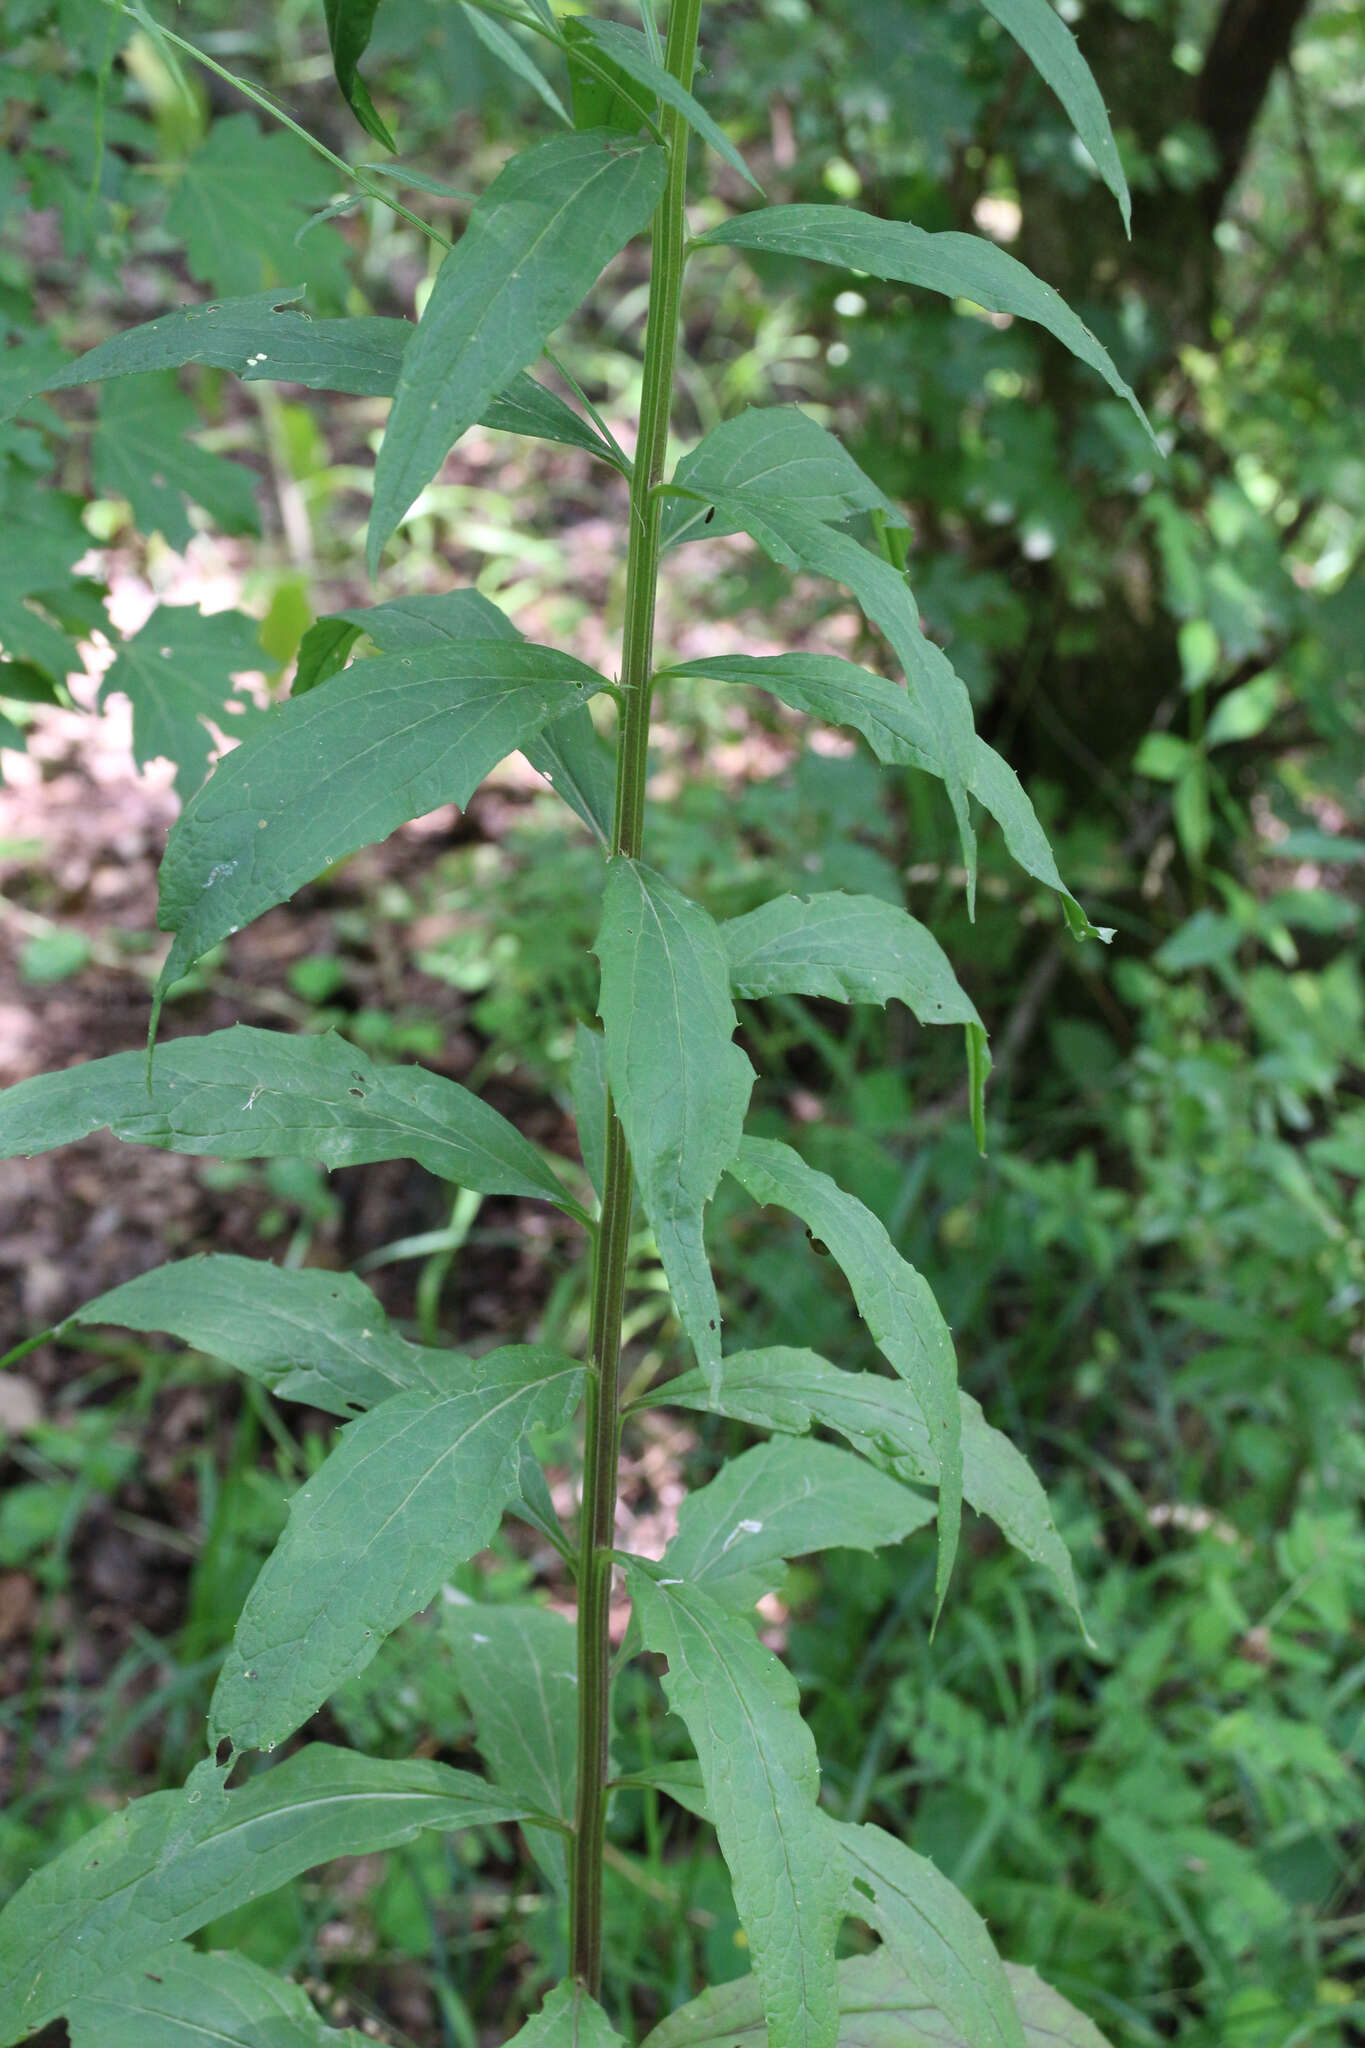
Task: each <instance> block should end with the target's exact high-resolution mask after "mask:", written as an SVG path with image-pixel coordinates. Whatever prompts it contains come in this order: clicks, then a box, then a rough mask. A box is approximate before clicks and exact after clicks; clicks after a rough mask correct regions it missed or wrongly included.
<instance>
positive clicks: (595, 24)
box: [583, 21, 762, 191]
mask: <svg viewBox="0 0 1365 2048" xmlns="http://www.w3.org/2000/svg"><path fill="white" fill-rule="evenodd" d="M583 28H584V30H585V32H586V34H585V40H586V41H588V42H590V43H595V44H596V46H597V48H598V49H599V50H601V51H603V52H604V53H605V54H606V55H607V56H608V57H610V58H611V60H612V62H613V63H614V64H616V65H618V66H619V68H620V69H621V70H622V71H624V72H625V74H626V76H627V77H628V78H633V79H634V80H635V82H636V84H637V85H642V86H644V88H645V90H646V92H650V93H652V94H653V95H654V97H655V98H656V99H659V100H662V101H663V103H664V105H665V106H666V107H673V108H674V109H675V110H676V111H677V112H678V113H680V114H681V115H682V117H683V119H684V120H685V121H686V123H687V125H688V127H689V128H690V129H691V130H692V132H693V134H695V135H699V136H700V137H701V139H702V141H703V142H706V143H709V144H710V146H711V148H712V149H714V150H715V152H716V154H717V156H721V157H723V158H724V159H725V161H726V163H727V164H729V166H730V168H731V169H732V170H735V171H738V172H739V175H740V176H741V178H743V179H745V181H746V182H747V183H748V184H750V185H752V186H753V188H754V190H755V191H760V190H761V189H762V188H761V187H760V185H759V182H758V180H757V178H756V177H755V176H754V174H753V172H752V171H751V170H750V169H749V166H748V165H747V164H746V163H745V161H744V159H743V157H742V156H741V155H740V153H739V151H738V150H737V149H736V148H735V145H734V143H733V142H731V140H730V138H729V136H728V135H727V134H726V133H725V130H724V129H723V128H721V127H718V126H717V124H716V123H715V122H714V121H713V120H712V118H711V116H710V115H709V114H708V113H707V111H706V109H705V107H704V106H703V105H702V104H701V102H700V100H698V99H697V98H696V97H695V96H694V95H693V94H692V93H690V92H688V91H687V89H686V87H685V86H682V85H680V84H679V83H678V81H677V79H676V78H675V77H674V76H673V74H672V72H671V71H669V70H667V69H666V68H665V67H664V66H663V65H662V64H657V63H656V62H655V61H654V58H653V57H652V56H651V55H650V51H649V41H648V38H647V37H646V36H644V35H642V34H641V32H640V30H639V29H638V28H627V27H626V26H625V25H624V23H622V22H618V21H585V22H584V23H583Z"/></svg>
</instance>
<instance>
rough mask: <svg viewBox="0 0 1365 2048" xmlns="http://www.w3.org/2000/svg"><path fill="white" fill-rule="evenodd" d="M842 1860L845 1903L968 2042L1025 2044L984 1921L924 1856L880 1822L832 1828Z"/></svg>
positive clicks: (975, 2046)
mask: <svg viewBox="0 0 1365 2048" xmlns="http://www.w3.org/2000/svg"><path fill="white" fill-rule="evenodd" d="M835 1834H836V1836H837V1839H838V1841H839V1843H840V1845H841V1847H842V1849H843V1852H844V1855H845V1856H846V1857H847V1859H848V1868H849V1872H850V1882H849V1890H848V1900H847V1904H848V1910H849V1912H850V1913H856V1914H857V1915H858V1918H859V1919H860V1920H866V1921H867V1923H868V1925H869V1926H870V1927H873V1928H875V1929H876V1931H877V1933H878V1934H879V1935H880V1936H881V1938H882V1940H883V1941H884V1942H885V1944H886V1946H887V1948H888V1949H889V1950H890V1951H891V1954H892V1955H893V1956H894V1957H895V1959H896V1961H897V1962H898V1963H899V1964H900V1965H901V1967H902V1968H903V1969H904V1971H905V1972H906V1975H907V1976H908V1977H910V1978H911V1980H912V1981H913V1982H914V1983H916V1984H918V1985H919V1986H920V1988H921V1989H922V1990H923V1992H924V1993H925V1995H926V1997H927V1998H928V1999H929V2000H930V2002H931V2004H933V2005H934V2006H936V2007H937V2009H938V2010H939V2012H941V2013H942V2014H943V2016H944V2018H945V2019H946V2020H947V2021H948V2022H949V2023H950V2025H952V2026H953V2027H955V2028H956V2029H957V2031H958V2033H959V2034H960V2035H961V2036H962V2038H963V2039H964V2040H965V2041H967V2042H968V2043H970V2048H1025V2044H1024V2030H1023V2027H1022V2026H1021V2024H1020V2021H1019V2014H1018V2012H1017V2011H1016V2009H1015V2004H1014V1998H1013V1995H1012V1994H1011V1991H1010V1985H1009V1979H1008V1978H1007V1977H1006V1975H1005V1967H1004V1964H1003V1963H1002V1962H1001V1960H1000V1958H999V1956H998V1955H997V1954H996V1952H995V1944H994V1942H993V1941H992V1940H991V1938H990V1935H989V1934H988V1933H987V1931H986V1923H985V1922H984V1920H982V1918H981V1916H980V1914H979V1913H978V1912H977V1911H976V1909H975V1907H974V1906H972V1905H971V1904H969V1902H968V1901H967V1900H966V1899H964V1898H963V1896H962V1894H961V1892H960V1891H959V1890H958V1889H957V1886H956V1885H954V1884H950V1883H949V1881H948V1879H947V1878H946V1877H945V1876H944V1875H943V1873H942V1871H941V1870H939V1869H938V1868H937V1867H936V1866H935V1865H934V1864H932V1863H931V1862H929V1860H928V1858H927V1857H924V1856H917V1855H916V1854H915V1852H914V1850H913V1849H907V1848H906V1847H905V1846H904V1844H903V1843H901V1842H897V1841H896V1840H895V1839H894V1838H893V1837H892V1836H890V1835H888V1834H886V1833H885V1832H884V1830H883V1829H881V1828H874V1827H849V1826H847V1825H840V1826H838V1827H837V1828H836V1829H835Z"/></svg>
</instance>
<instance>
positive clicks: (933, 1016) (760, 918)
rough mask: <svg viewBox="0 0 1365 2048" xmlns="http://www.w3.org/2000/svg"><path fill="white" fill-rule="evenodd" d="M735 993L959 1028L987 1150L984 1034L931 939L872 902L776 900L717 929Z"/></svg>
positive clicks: (839, 897) (833, 896) (977, 1125)
mask: <svg viewBox="0 0 1365 2048" xmlns="http://www.w3.org/2000/svg"><path fill="white" fill-rule="evenodd" d="M720 935H721V938H722V940H723V941H724V945H725V950H726V953H727V954H728V955H729V960H730V981H731V985H732V986H733V988H734V991H735V994H736V995H740V996H750V997H755V998H757V997H762V996H772V995H805V996H829V997H832V998H833V1000H834V1001H835V1002H844V1003H880V1004H883V1005H884V1004H886V1003H887V1002H888V1001H889V1000H890V999H891V998H892V997H893V996H895V997H897V998H899V1000H900V1001H901V1002H903V1003H905V1004H907V1005H908V1007H909V1008H910V1009H911V1010H912V1011H913V1012H914V1014H915V1016H916V1017H918V1019H919V1021H920V1023H921V1024H961V1025H963V1026H964V1027H965V1029H966V1033H967V1048H968V1067H969V1071H970V1074H971V1078H972V1086H971V1113H972V1128H973V1130H974V1131H975V1133H976V1141H977V1144H978V1146H979V1147H982V1148H984V1144H985V1120H986V1111H985V1100H984V1096H985V1084H986V1075H987V1073H988V1072H989V1071H990V1056H989V1054H988V1053H987V1051H986V1029H985V1026H984V1025H983V1024H982V1022H981V1019H980V1017H979V1016H978V1015H977V1011H976V1005H975V1003H973V1002H972V1000H971V998H970V997H969V996H968V995H967V994H966V993H965V991H964V990H963V989H962V987H961V985H960V984H959V982H958V979H957V976H956V975H955V974H954V973H953V970H952V968H951V966H950V965H949V964H948V956H947V954H946V953H945V952H944V950H943V948H942V946H940V945H939V943H938V940H937V939H936V938H935V937H934V936H933V934H932V933H931V932H928V931H926V930H925V928H924V926H923V925H922V924H919V923H918V922H917V921H916V920H915V919H914V918H913V917H911V916H910V915H909V914H908V913H907V912H906V911H904V910H898V909H897V908H896V906H895V904H893V903H884V902H883V901H882V899H881V898H880V897H879V896H846V895H845V894H844V893H843V891H842V890H840V889H833V890H830V891H829V892H828V893H827V894H824V895H820V896H775V897H774V898H773V899H772V901H771V902H769V903H764V904H762V905H761V906H760V907H759V909H757V910H751V911H750V912H749V914H748V915H747V916H746V917H733V918H731V919H729V921H728V922H727V923H725V924H723V925H722V926H721V928H720Z"/></svg>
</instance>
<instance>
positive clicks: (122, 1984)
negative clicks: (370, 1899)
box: [67, 1946, 372, 2048]
mask: <svg viewBox="0 0 1365 2048" xmlns="http://www.w3.org/2000/svg"><path fill="white" fill-rule="evenodd" d="M67 2032H68V2033H69V2035H70V2037H71V2048H127V2044H128V2043H129V2042H132V2041H136V2042H137V2044H138V2048H204V2044H205V2043H206V2042H212V2043H213V2044H214V2048H372V2044H371V2043H370V2040H369V2036H368V2035H366V2034H358V2033H356V2032H355V2030H354V2028H351V2027H347V2028H345V2029H344V2030H338V2029H336V2028H334V2027H329V2026H327V2025H326V2023H325V2022H324V2021H323V2020H322V2019H321V2018H320V2016H319V2015H318V2013H317V2012H315V2011H314V2009H313V2007H312V2005H310V2003H309V2001H308V1996H307V1993H306V1992H305V1991H304V1990H303V1988H302V1986H301V1985H298V1984H291V1983H290V1981H289V1979H288V1978H287V1977H277V1976H276V1975H275V1972H274V1971H273V1970H263V1969H262V1968H261V1966H260V1964H259V1963H253V1962H250V1961H248V1959H247V1958H246V1957H245V1956H234V1955H201V1954H200V1953H199V1952H198V1951H197V1950H195V1949H192V1948H185V1947H183V1946H180V1947H176V1948H171V1949H167V1950H166V1951H165V1953H164V1954H157V1955H150V1956H148V1957H147V1958H146V1959H145V1961H143V1962H142V1963H140V1964H138V1965H137V1967H136V1968H134V1969H131V1970H125V1971H124V1972H123V1973H122V1974H121V1975H116V1976H113V1977H111V1978H109V1979H107V1980H106V1981H105V1982H103V1983H101V1984H100V1986H99V1987H98V1989H97V1990H95V1991H92V1992H91V1993H90V1994H89V1995H88V1996H87V1997H85V1998H81V1999H77V2001H76V2003H75V2004H74V2005H73V2006H71V2008H70V2009H69V2011H68V2013H67Z"/></svg>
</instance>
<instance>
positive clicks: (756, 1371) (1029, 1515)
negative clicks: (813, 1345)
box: [654, 1345, 1081, 1621]
mask: <svg viewBox="0 0 1365 2048" xmlns="http://www.w3.org/2000/svg"><path fill="white" fill-rule="evenodd" d="M654 1398H657V1399H658V1400H660V1401H665V1402H668V1403H671V1404H673V1405H675V1406H677V1407H681V1408H699V1409H714V1410H715V1411H716V1412H717V1413H719V1414H721V1415H730V1416H733V1417H734V1419H735V1420H736V1421H737V1422H748V1423H751V1424H752V1425H753V1426H754V1427H755V1428H757V1429H781V1430H791V1431H794V1432H796V1433H797V1434H798V1435H800V1434H804V1433H805V1431H806V1430H808V1429H810V1428H811V1427H812V1425H813V1424H814V1423H817V1422H818V1423H821V1424H823V1426H824V1427H825V1428H826V1429H835V1430H838V1432H839V1434H840V1435H841V1436H843V1437H845V1438H847V1440H848V1442H849V1443H851V1444H852V1445H853V1447H854V1449H855V1450H856V1451H859V1452H861V1454H862V1455H863V1456H864V1457H865V1458H870V1459H872V1460H873V1461H874V1462H875V1463H877V1464H879V1465H881V1466H882V1467H883V1468H884V1469H885V1470H887V1471H890V1472H893V1473H894V1474H895V1475H896V1477H897V1478H898V1479H903V1480H907V1481H909V1482H910V1483H912V1484H914V1485H922V1486H933V1485H936V1484H937V1481H938V1455H937V1452H936V1451H935V1449H934V1445H933V1441H932V1439H931V1437H930V1435H929V1431H928V1429H927V1427H926V1426H925V1422H924V1418H923V1416H922V1415H921V1414H920V1411H919V1407H918V1404H917V1403H916V1401H915V1399H914V1397H913V1395H912V1394H911V1392H910V1390H909V1388H908V1387H907V1386H905V1385H904V1384H903V1383H902V1382H901V1381H899V1380H889V1379H884V1378H883V1377H882V1376H881V1375H880V1374H879V1373H871V1372H844V1371H841V1370H840V1368H839V1367H838V1366H834V1365H831V1364H830V1363H829V1362H828V1360H827V1359H824V1358H821V1357H819V1355H818V1354H817V1353H816V1352H814V1351H798V1350H793V1349H791V1348H789V1347H787V1346H783V1345H775V1346H772V1347H771V1348H768V1349H765V1350H762V1351H738V1352H735V1353H734V1354H732V1356H731V1357H729V1358H727V1359H726V1360H725V1362H724V1364H723V1366H722V1368H721V1383H720V1392H719V1394H717V1395H716V1396H715V1397H714V1399H713V1397H712V1395H711V1391H710V1389H709V1387H708V1386H707V1384H706V1382H705V1380H704V1379H703V1377H702V1375H701V1374H700V1373H698V1372H689V1373H684V1374H683V1375H682V1377H681V1378H679V1379H676V1380H670V1381H669V1382H668V1385H667V1386H666V1387H662V1388H660V1389H659V1390H658V1393H657V1396H656V1397H654ZM957 1400H958V1413H959V1415H960V1417H961V1425H962V1491H963V1495H964V1497H965V1498H966V1499H967V1500H968V1501H970V1503H971V1505H972V1506H973V1507H974V1508H975V1509H976V1511H977V1513H978V1514H982V1515H989V1516H990V1518H991V1520H992V1521H993V1522H994V1523H995V1524H996V1526H997V1527H998V1528H999V1530H1000V1532H1001V1534H1002V1535H1004V1536H1005V1537H1007V1538H1008V1540H1009V1542H1010V1543H1012V1544H1013V1545H1014V1548H1015V1549H1016V1550H1018V1551H1019V1552H1021V1553H1022V1555H1023V1556H1025V1557H1027V1558H1029V1559H1030V1560H1031V1561H1032V1562H1033V1563H1034V1564H1037V1565H1041V1566H1042V1568H1043V1569H1044V1571H1046V1572H1048V1573H1049V1574H1050V1575H1051V1577H1052V1578H1053V1580H1054V1581H1055V1583H1056V1585H1057V1588H1058V1590H1059V1591H1060V1593H1061V1595H1062V1598H1063V1599H1064V1600H1065V1602H1066V1604H1067V1606H1068V1607H1069V1608H1070V1609H1071V1610H1072V1612H1073V1613H1074V1614H1075V1616H1076V1618H1077V1620H1078V1621H1079V1620H1080V1618H1081V1616H1080V1599H1079V1596H1078V1594H1077V1591H1076V1579H1075V1574H1074V1573H1073V1571H1072V1568H1071V1557H1070V1553H1069V1552H1068V1550H1067V1547H1066V1545H1065V1544H1064V1543H1063V1541H1062V1539H1061V1537H1060V1536H1059V1535H1058V1533H1057V1524H1056V1521H1055V1520H1054V1518H1053V1514H1052V1509H1051V1507H1050V1506H1049V1504H1048V1498H1047V1495H1046V1494H1045V1493H1044V1491H1043V1489H1042V1487H1041V1486H1040V1484H1039V1483H1038V1480H1037V1478H1036V1477H1035V1475H1034V1472H1033V1468H1032V1466H1031V1465H1030V1464H1029V1462H1028V1460H1027V1459H1026V1458H1025V1456H1024V1454H1023V1452H1022V1451H1019V1450H1016V1449H1015V1447H1014V1445H1013V1444H1012V1443H1011V1442H1010V1440H1009V1438H1008V1437H1007V1436H1003V1435H1002V1434H1001V1433H1000V1431H999V1430H998V1429H992V1428H991V1426H990V1424H989V1423H988V1422H987V1421H986V1418H985V1416H984V1415H983V1414H982V1412H981V1407H980V1404H979V1403H978V1402H977V1401H975V1400H974V1399H973V1398H972V1396H971V1395H970V1394H966V1393H961V1392H959V1394H958V1397H957Z"/></svg>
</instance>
